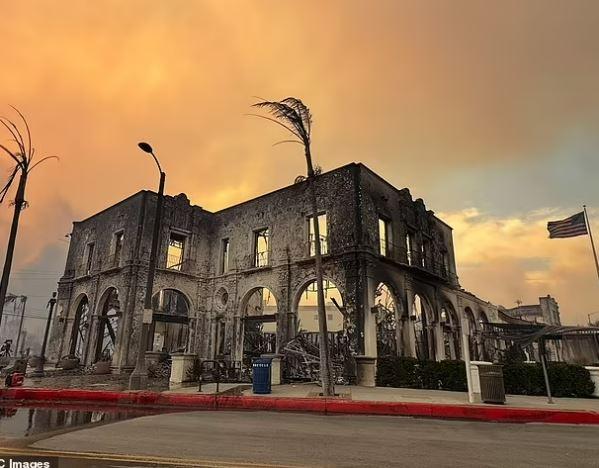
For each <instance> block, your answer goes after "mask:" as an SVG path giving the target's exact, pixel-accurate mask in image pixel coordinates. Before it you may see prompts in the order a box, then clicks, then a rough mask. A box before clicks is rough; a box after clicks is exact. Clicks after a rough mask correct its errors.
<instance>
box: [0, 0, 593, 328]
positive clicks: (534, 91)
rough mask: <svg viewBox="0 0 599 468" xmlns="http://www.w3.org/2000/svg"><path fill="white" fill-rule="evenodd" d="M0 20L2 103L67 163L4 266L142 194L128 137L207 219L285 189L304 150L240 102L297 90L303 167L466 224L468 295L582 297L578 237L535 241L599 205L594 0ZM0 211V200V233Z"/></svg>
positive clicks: (137, 10) (46, 6) (41, 15)
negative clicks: (403, 197)
mask: <svg viewBox="0 0 599 468" xmlns="http://www.w3.org/2000/svg"><path fill="white" fill-rule="evenodd" d="M2 14H3V18H7V21H5V22H4V24H3V29H2V38H3V43H4V44H6V45H7V46H6V47H4V48H3V53H2V58H1V59H0V60H1V63H2V69H3V70H4V71H6V72H5V73H2V74H0V114H6V113H9V112H10V109H9V108H8V106H7V105H8V104H13V105H17V106H18V107H19V108H20V109H21V110H22V111H23V112H24V113H25V114H26V115H27V117H28V119H29V121H30V124H31V127H32V130H33V136H34V142H35V146H36V148H37V149H38V151H39V152H40V153H43V154H57V155H59V156H60V157H61V161H60V162H59V163H58V164H54V163H51V164H48V165H47V166H45V167H40V168H39V170H38V171H36V173H34V174H33V176H32V178H31V180H30V185H29V187H28V199H29V201H30V202H31V208H29V209H28V210H26V211H25V212H24V213H23V224H22V226H21V231H20V239H19V244H18V251H17V256H16V262H17V265H19V266H22V265H24V264H32V263H35V261H36V259H39V258H41V256H42V255H43V251H44V248H46V247H47V246H48V245H52V244H53V243H55V242H58V241H57V239H59V238H63V236H64V234H65V233H67V232H69V231H70V228H71V221H72V220H73V219H80V218H83V217H86V216H88V215H90V214H92V213H95V212H97V211H99V210H101V209H103V208H105V207H106V206H109V205H111V204H113V203H115V202H117V201H119V200H121V199H123V198H125V197H126V196H128V195H130V194H132V193H134V192H136V191H138V190H140V189H142V188H154V187H156V185H157V173H156V168H155V167H154V165H153V162H152V161H151V160H150V159H148V158H147V157H146V156H145V155H144V154H142V153H140V152H139V150H138V149H137V147H136V143H137V142H138V141H140V140H148V141H150V142H151V143H152V144H153V146H154V147H155V148H156V151H157V154H158V156H159V157H160V160H161V162H162V165H163V167H164V168H165V171H166V173H167V183H166V188H167V192H168V193H171V194H178V193H180V192H186V193H187V194H188V195H189V197H190V199H191V200H192V202H194V203H196V204H198V205H200V206H203V207H205V208H206V209H210V210H218V209H221V208H224V207H226V206H229V205H231V204H234V203H238V202H241V201H243V200H245V199H248V198H251V197H254V196H257V195H260V194H262V193H265V192H268V191H270V190H274V189H276V188H279V187H281V186H284V185H287V184H289V183H291V182H292V181H293V180H294V178H295V177H296V176H297V175H298V174H301V173H305V166H304V164H305V163H304V160H303V155H302V154H301V152H300V151H298V148H296V147H295V146H293V145H282V146H277V147H273V146H272V144H273V143H274V142H276V141H279V140H281V139H282V138H283V137H284V134H283V133H282V131H281V129H280V128H278V127H276V126H274V125H269V124H268V122H263V121H260V120H258V119H252V118H250V117H247V116H245V115H244V114H246V113H248V112H250V105H251V104H252V103H253V102H254V101H255V98H254V97H253V96H263V97H266V98H283V97H285V96H288V95H294V96H298V97H300V98H302V99H304V100H305V102H306V103H307V104H308V105H309V106H310V107H311V109H312V111H313V113H314V116H315V122H314V135H313V154H314V158H315V162H316V163H317V164H319V165H321V166H322V167H323V168H324V169H325V170H327V169H332V168H334V167H337V166H340V165H342V164H345V163H347V162H350V161H362V162H364V163H366V164H367V165H368V166H369V167H371V168H372V169H373V170H375V171H377V172H378V173H380V174H381V175H382V176H384V177H385V178H387V179H388V180H389V181H390V182H392V183H393V184H395V185H396V186H397V187H409V188H410V189H411V191H412V193H414V194H416V195H417V196H421V197H423V198H424V199H425V201H426V202H427V204H428V205H429V206H430V207H431V208H432V209H434V210H436V211H445V212H448V213H450V216H452V217H455V221H456V223H457V224H458V225H457V226H456V238H457V239H459V238H461V236H470V235H471V236H474V237H465V239H467V241H466V242H460V244H459V247H460V248H459V249H458V255H461V257H458V258H462V259H463V262H462V264H463V272H462V278H463V280H464V282H465V284H466V283H468V284H470V283H471V284H472V286H469V287H471V288H472V289H475V288H479V286H480V290H481V291H482V293H484V294H486V295H488V297H489V298H490V299H493V300H495V301H503V302H505V303H506V305H508V304H509V301H513V300H515V299H516V298H517V296H522V298H523V299H524V296H526V295H530V294H533V295H538V294H541V293H543V294H545V293H546V291H545V290H546V289H551V290H550V291H547V292H552V293H555V294H556V296H557V295H558V293H559V296H560V297H559V299H560V300H561V302H562V304H563V306H564V310H566V309H567V313H568V314H571V316H572V317H579V316H581V314H582V312H581V311H582V310H587V309H588V308H589V307H592V299H591V298H592V294H593V293H592V291H594V289H593V288H595V287H596V285H595V284H593V283H592V275H588V274H587V273H588V271H587V270H586V268H587V266H589V261H588V258H587V257H588V251H585V249H586V247H585V244H584V241H583V240H580V239H578V240H572V241H564V242H562V241H560V242H552V243H551V244H548V243H547V241H546V240H544V241H540V240H539V242H537V241H536V239H543V238H544V237H545V234H544V233H543V232H542V226H541V224H542V223H541V222H540V218H541V216H540V214H538V215H535V213H534V210H540V209H545V208H542V207H556V208H555V210H556V213H557V212H560V213H561V211H560V210H563V209H564V208H565V207H569V206H576V205H577V204H579V202H580V201H583V202H586V203H588V204H589V205H592V204H593V203H595V204H597V203H598V199H597V197H598V196H599V192H597V189H596V188H595V187H596V186H597V184H596V183H595V175H596V172H597V171H596V169H597V162H596V161H597V158H596V157H595V155H596V154H597V153H598V152H599V140H598V138H597V136H596V135H599V128H598V127H599V87H597V83H598V82H599V61H598V60H597V54H598V52H599V50H597V48H598V46H597V45H598V44H599V28H597V27H596V25H597V23H598V22H599V4H598V3H597V2H591V1H588V2H587V1H580V2H574V3H573V4H572V3H571V2H570V3H566V2H563V1H552V0H549V1H536V0H532V1H528V2H521V1H517V0H506V1H503V2H496V3H492V4H490V3H489V2H479V1H476V0H473V1H467V0H456V1H451V2H450V1H446V2H443V1H440V2H434V3H432V2H421V1H416V0H405V1H391V0H389V1H384V0H381V1H379V2H376V3H374V4H371V3H369V2H363V1H360V0H355V1H352V0H347V1H346V0H343V1H341V0H340V1H331V2H325V3H323V2H319V3H317V2H310V1H308V2H279V1H276V0H264V1H255V2H252V1H246V2H241V1H238V2H223V1H221V0H214V1H211V0H205V1H202V2H188V1H184V0H172V1H169V2H163V1H161V0H143V1H142V0H130V1H127V2H122V1H118V0H104V1H102V2H78V1H74V0H64V1H63V2H61V9H60V12H59V13H58V12H57V9H56V2H54V1H50V0H39V1H36V2H35V3H31V2H6V4H5V5H3V10H2ZM0 140H1V141H3V142H4V141H5V135H3V134H0ZM0 164H3V165H0V170H2V171H4V170H5V169H6V168H7V167H8V166H7V165H6V163H5V162H2V163H0ZM469 206H475V207H478V210H479V212H478V213H475V212H472V213H470V214H468V213H462V212H461V211H460V210H461V209H464V208H467V207H469ZM549 209H554V208H549ZM527 213H528V214H527ZM9 219H10V209H7V208H6V207H0V243H1V242H4V241H5V239H6V237H7V235H8V226H9V224H8V223H9ZM535 220H536V221H538V224H535V222H536V221H535ZM449 221H450V222H451V219H450V220H449ZM531 221H532V225H531V224H530V223H531ZM458 236H460V237H458ZM508 239H509V241H508ZM561 251H564V252H566V251H567V252H569V254H571V255H573V257H572V258H569V257H568V255H567V254H562V253H560V252H561ZM529 255H530V256H531V258H533V257H534V258H536V259H545V258H547V259H548V260H547V262H548V265H549V269H546V268H545V267H546V266H547V265H545V266H544V264H543V261H541V260H537V263H536V265H533V264H531V263H530V262H533V260H529V261H528V263H527V261H522V259H520V260H519V258H520V257H525V258H527V256H529ZM574 258H575V259H576V261H574ZM533 263H534V262H533ZM590 266H592V264H590ZM62 267H63V265H62V261H61V262H58V263H57V265H56V266H53V267H51V268H52V269H61V268H62ZM503 269H505V272H503ZM547 272H548V273H547ZM551 275H555V276H551ZM565 278H570V280H569V281H570V286H576V287H575V288H574V289H571V290H568V289H567V287H566V282H565V281H566V280H565ZM588 278H591V280H587V279H588ZM483 279H484V280H483ZM485 281H486V284H485ZM519 284H522V285H523V286H518V285H519ZM40 294H42V293H40ZM43 294H46V291H44V292H43Z"/></svg>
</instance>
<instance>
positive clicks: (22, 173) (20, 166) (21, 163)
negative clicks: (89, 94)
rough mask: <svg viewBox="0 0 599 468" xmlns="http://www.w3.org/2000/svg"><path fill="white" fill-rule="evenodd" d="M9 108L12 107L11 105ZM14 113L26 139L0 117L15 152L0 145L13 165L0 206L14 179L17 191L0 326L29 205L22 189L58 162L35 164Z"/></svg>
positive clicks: (0, 284) (1, 286)
mask: <svg viewBox="0 0 599 468" xmlns="http://www.w3.org/2000/svg"><path fill="white" fill-rule="evenodd" d="M11 107H12V106H11ZM13 109H14V110H15V112H16V113H17V114H19V117H20V119H21V121H22V124H23V127H24V129H25V137H26V138H25V137H24V136H23V133H22V132H21V130H20V129H19V127H18V126H17V125H16V124H15V123H14V122H13V121H12V120H10V119H7V118H6V117H0V124H2V126H4V127H5V128H6V130H8V132H9V133H10V135H11V137H12V138H11V142H12V146H16V149H14V150H12V149H10V148H9V147H7V146H4V145H2V144H0V150H2V152H3V153H5V154H6V155H8V157H9V158H10V159H12V160H13V162H14V163H15V165H14V167H12V169H10V172H9V174H10V175H9V176H8V179H7V181H6V184H5V185H4V187H3V188H2V190H0V203H2V202H4V199H5V198H6V196H7V195H8V192H9V191H10V189H11V187H12V186H13V185H14V182H15V180H16V179H17V177H18V179H19V183H18V186H17V192H16V195H15V199H14V202H12V204H13V205H14V214H13V218H12V225H11V227H10V235H9V236H8V247H7V248H6V258H5V260H4V269H3V270H2V279H1V280H0V323H1V322H2V312H3V309H4V301H5V299H6V293H7V291H8V281H9V279H10V270H11V267H12V259H13V255H14V250H15V243H16V240H17V231H18V229H19V218H20V216H21V211H23V210H24V209H25V208H27V206H28V203H27V202H26V201H25V187H26V186H27V177H28V176H29V174H31V171H33V169H35V168H36V167H37V166H39V165H40V164H41V163H43V162H44V161H47V160H48V159H58V158H57V157H56V156H46V157H45V158H42V159H40V160H38V161H35V162H34V157H35V149H34V148H33V146H32V145H31V131H30V130H29V125H28V124H27V120H26V119H25V117H23V114H21V112H19V110H18V109H16V108H14V107H13Z"/></svg>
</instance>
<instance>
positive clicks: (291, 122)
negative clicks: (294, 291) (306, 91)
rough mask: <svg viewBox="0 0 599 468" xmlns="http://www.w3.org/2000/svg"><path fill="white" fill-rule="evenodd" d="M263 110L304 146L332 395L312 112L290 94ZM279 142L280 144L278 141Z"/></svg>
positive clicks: (325, 372) (324, 369)
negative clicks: (313, 156)
mask: <svg viewBox="0 0 599 468" xmlns="http://www.w3.org/2000/svg"><path fill="white" fill-rule="evenodd" d="M253 107H257V108H259V109H265V110H266V111H267V112H268V113H269V114H270V117H267V116H264V115H255V114H252V115H255V116H256V117H261V118H263V119H266V120H270V121H271V122H274V123H276V124H278V125H280V126H281V127H283V128H285V129H286V130H287V131H288V132H289V133H291V134H292V135H293V136H294V137H295V138H294V139H291V140H284V141H281V142H279V143H298V144H300V145H302V146H303V147H304V155H305V157H306V166H307V178H306V181H307V183H308V190H309V193H310V202H311V205H312V223H313V226H314V227H313V229H314V254H315V255H314V260H315V269H316V299H317V305H318V330H319V338H320V339H319V352H320V376H321V380H322V393H323V396H332V395H334V393H335V389H334V385H333V382H332V379H331V365H330V355H329V341H328V332H327V320H326V312H325V307H324V288H323V278H322V277H323V274H322V251H321V245H320V229H319V226H318V206H317V205H318V204H317V199H316V179H317V176H318V174H319V172H320V171H319V170H318V169H315V168H314V166H313V165H312V153H311V150H310V143H311V127H312V114H311V112H310V109H308V107H307V106H306V105H305V104H304V103H303V102H302V101H300V100H299V99H296V98H294V97H288V98H285V99H283V100H282V101H266V100H262V101H260V102H257V103H256V104H254V105H253ZM277 144H278V143H277Z"/></svg>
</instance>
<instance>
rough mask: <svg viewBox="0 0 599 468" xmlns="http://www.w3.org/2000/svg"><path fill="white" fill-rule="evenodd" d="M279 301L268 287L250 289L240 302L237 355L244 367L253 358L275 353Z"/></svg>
mask: <svg viewBox="0 0 599 468" xmlns="http://www.w3.org/2000/svg"><path fill="white" fill-rule="evenodd" d="M278 304H279V301H278V300H277V297H276V296H275V294H274V292H273V291H272V289H271V288H269V287H266V286H254V287H252V288H250V289H249V290H248V291H247V292H246V293H245V294H244V295H243V297H242V299H241V301H240V317H241V330H240V333H239V339H240V342H238V343H237V347H238V354H239V353H240V354H241V360H242V361H243V363H244V365H248V366H249V365H251V361H252V359H253V358H256V357H260V355H262V354H272V353H276V352H277V329H278V318H279V308H278Z"/></svg>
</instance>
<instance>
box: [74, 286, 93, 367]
mask: <svg viewBox="0 0 599 468" xmlns="http://www.w3.org/2000/svg"><path fill="white" fill-rule="evenodd" d="M73 309H74V311H75V313H74V316H73V328H72V330H71V343H70V347H69V354H70V355H73V356H76V357H78V358H79V362H81V363H84V362H85V358H86V350H87V341H88V335H89V333H88V332H89V328H90V324H91V310H90V309H91V305H90V301H89V297H88V296H87V294H85V293H81V294H80V295H79V296H78V297H77V299H76V300H75V302H74V303H73Z"/></svg>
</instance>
